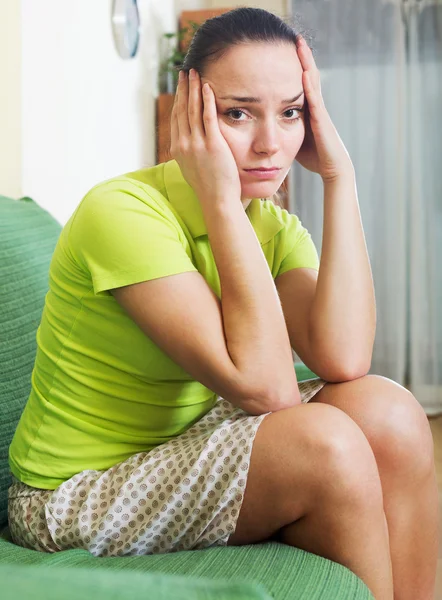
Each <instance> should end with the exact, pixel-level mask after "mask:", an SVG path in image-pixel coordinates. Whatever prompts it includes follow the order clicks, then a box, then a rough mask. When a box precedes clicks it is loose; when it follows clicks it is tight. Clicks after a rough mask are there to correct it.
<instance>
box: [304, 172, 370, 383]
mask: <svg viewBox="0 0 442 600" xmlns="http://www.w3.org/2000/svg"><path fill="white" fill-rule="evenodd" d="M309 325H310V341H311V344H312V348H315V350H316V351H317V352H318V354H320V355H321V356H324V355H325V356H327V357H329V359H330V360H331V359H333V362H335V361H336V363H337V364H338V365H340V367H339V370H341V369H342V371H343V373H345V374H346V375H347V376H348V377H351V378H357V377H361V376H363V375H365V374H366V373H367V372H368V371H369V369H370V364H371V357H372V352H373V344H374V338H375V332H376V303H375V293H374V286H373V278H372V273H371V267H370V261H369V257H368V252H367V247H366V243H365V238H364V231H363V228H362V221H361V215H360V211H359V203H358V197H357V188H356V179H355V174H354V172H351V171H349V172H345V173H342V174H341V175H339V176H337V177H336V178H335V179H333V180H324V225H323V237H322V253H321V264H320V267H319V273H318V281H317V285H316V293H315V297H314V300H313V304H312V308H311V312H310V324H309Z"/></svg>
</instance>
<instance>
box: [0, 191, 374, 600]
mask: <svg viewBox="0 0 442 600" xmlns="http://www.w3.org/2000/svg"><path fill="white" fill-rule="evenodd" d="M60 231H61V227H60V225H59V224H58V223H57V222H56V221H55V220H54V219H53V218H52V217H51V216H50V215H49V214H48V213H47V212H45V211H44V210H43V209H42V208H40V207H39V206H38V205H37V204H35V203H34V202H33V201H32V200H30V199H22V200H20V201H16V200H12V199H10V198H5V197H2V196H0V278H1V282H2V285H1V287H0V365H1V371H0V532H1V533H0V579H1V581H2V587H1V593H2V598H5V600H9V599H10V598H12V597H14V599H15V598H29V597H32V598H36V599H39V598H42V599H43V598H45V600H46V599H48V600H51V598H54V599H55V598H57V599H58V598H64V599H66V600H69V595H68V594H70V593H72V597H74V595H75V598H78V597H80V598H84V599H85V600H86V599H87V598H89V597H91V596H92V593H93V595H94V598H97V599H98V600H99V599H100V598H101V597H103V598H104V596H106V598H109V599H110V600H112V599H113V598H127V600H130V599H132V598H134V597H138V596H141V595H142V594H143V592H144V593H145V597H146V598H154V599H155V600H181V598H182V599H183V600H184V598H186V600H187V598H189V599H192V600H200V599H201V600H202V599H203V598H204V599H207V600H209V599H210V600H211V599H217V600H221V599H224V598H226V599H227V598H228V599H230V600H236V599H238V600H239V599H240V598H241V600H247V599H249V598H250V599H254V598H257V599H262V600H267V599H268V598H269V597H271V598H273V599H274V600H296V599H299V600H319V599H321V600H322V599H324V598H330V599H331V598H333V599H337V600H370V599H372V598H373V596H372V595H371V594H370V591H369V589H368V588H367V586H366V585H365V584H364V583H363V582H362V580H361V579H359V578H358V577H357V576H356V575H355V574H354V573H352V572H351V571H350V570H349V569H347V568H345V567H343V566H342V565H339V564H337V563H334V562H332V561H330V560H327V559H325V558H322V557H320V556H317V555H315V554H311V553H309V552H305V551H303V550H300V549H297V548H292V547H290V546H287V545H285V544H280V543H277V542H266V543H262V544H253V545H247V546H239V547H234V546H226V547H214V548H208V549H206V550H193V551H186V552H175V553H169V554H162V555H153V556H152V555H150V556H127V557H110V558H96V557H94V556H92V555H91V554H90V553H89V552H87V551H86V550H82V549H73V550H67V551H63V552H57V553H55V554H47V553H41V552H36V551H34V550H27V549H25V548H22V547H20V546H17V545H15V544H14V543H13V542H12V540H11V538H10V535H9V529H8V528H7V527H6V528H3V529H2V524H4V523H6V520H7V489H8V487H9V485H10V474H9V466H8V448H9V445H10V443H11V440H12V436H13V434H14V431H15V428H16V426H17V423H18V420H19V418H20V414H21V412H22V410H23V408H24V406H25V404H26V401H27V398H28V396H29V391H30V383H31V374H32V368H33V365H34V360H35V352H36V331H37V327H38V325H39V322H40V318H41V312H42V309H43V305H44V298H45V295H46V293H47V290H48V269H49V263H50V259H51V256H52V253H53V250H54V247H55V244H56V242H57V239H58V236H59V234H60ZM295 369H296V373H297V377H298V381H303V380H305V379H311V378H312V377H316V376H315V374H314V373H312V372H311V371H310V370H309V369H308V368H307V367H306V366H305V365H303V364H302V363H301V364H296V365H295ZM71 570H72V577H71V578H70V577H69V572H70V571H71ZM128 575H130V576H128ZM183 577H185V578H186V579H185V580H184V581H183V579H182V578H183ZM209 580H210V581H212V582H213V585H212V586H211V587H209ZM243 582H249V583H250V584H251V586H248V587H246V586H244V585H243ZM227 584H232V585H231V586H230V587H229V586H228V585H227ZM253 584H256V585H255V586H253ZM189 586H190V587H189ZM30 589H32V596H31V594H30V593H29V590H30ZM5 591H6V597H5V596H4V592H5ZM266 594H267V595H266ZM269 595H270V596H269Z"/></svg>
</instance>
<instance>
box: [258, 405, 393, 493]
mask: <svg viewBox="0 0 442 600" xmlns="http://www.w3.org/2000/svg"><path fill="white" fill-rule="evenodd" d="M284 413H285V414H284ZM269 417H270V415H269V416H268V417H266V418H269ZM271 418H273V419H274V425H275V428H274V433H273V435H274V440H273V443H280V444H282V446H283V448H284V453H285V456H286V459H285V463H286V465H288V467H286V468H285V469H284V477H285V479H286V482H285V483H286V485H287V484H289V483H290V475H291V474H290V472H289V471H290V467H289V465H294V466H293V467H292V469H293V472H294V473H295V474H296V483H297V484H298V485H300V484H301V483H302V485H303V486H304V489H305V490H308V492H309V493H308V500H309V503H310V504H311V502H314V501H322V500H324V499H327V500H328V501H330V500H331V497H332V496H335V497H336V498H337V499H338V498H347V499H351V501H352V502H356V501H358V500H359V501H360V502H361V503H367V502H375V503H377V502H379V501H382V488H381V482H380V478H379V472H378V469H377V465H376V459H375V456H374V454H373V451H372V449H371V446H370V444H369V443H368V440H367V438H366V437H365V435H364V433H363V432H362V431H361V429H360V428H359V427H358V425H356V423H355V422H354V421H353V420H352V419H351V418H350V417H349V416H348V415H346V414H345V413H344V412H343V411H341V410H339V409H337V408H335V407H333V406H329V405H325V404H301V405H297V406H295V407H291V408H288V409H284V410H281V411H278V412H277V413H272V415H271ZM269 443H271V442H270V441H269ZM296 463H298V464H296ZM300 464H301V465H303V468H302V469H301V470H300ZM300 473H301V475H302V477H303V479H300Z"/></svg>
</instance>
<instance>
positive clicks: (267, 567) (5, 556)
mask: <svg viewBox="0 0 442 600" xmlns="http://www.w3.org/2000/svg"><path fill="white" fill-rule="evenodd" d="M3 536H4V538H6V537H7V532H4V533H3ZM4 538H2V537H1V536H0V563H2V564H6V563H7V564H10V565H13V564H20V565H42V566H43V565H44V566H48V567H49V566H50V567H51V568H54V569H55V568H61V567H72V568H75V569H77V568H78V567H81V568H86V567H87V568H89V569H90V571H91V577H93V575H92V573H93V572H95V570H96V569H100V570H101V569H110V570H111V571H114V572H115V571H119V572H120V574H121V577H122V578H124V579H125V580H126V579H127V573H128V572H130V576H131V577H132V574H133V573H138V572H150V573H162V574H171V575H187V576H189V577H190V576H193V577H194V578H201V577H209V578H212V579H214V580H226V579H227V578H228V579H229V580H230V581H235V580H240V581H244V580H247V581H250V582H256V583H260V584H262V586H263V587H264V589H265V590H266V591H267V592H268V593H269V594H270V596H271V597H272V598H274V600H325V599H327V600H328V599H330V600H331V599H333V600H373V596H372V595H371V593H370V591H369V589H368V588H367V586H366V585H365V584H364V583H363V581H362V580H361V579H359V578H358V577H357V576H356V575H355V574H354V573H352V572H351V571H350V570H349V569H347V568H346V567H343V566H342V565H339V564H338V563H335V562H332V561H331V560H327V559H325V558H322V557H320V556H317V555H316V554H311V553H310V552H305V551H304V550H300V549H298V548H292V547H290V546H287V545H285V544H280V543H278V542H273V541H272V542H265V543H263V544H250V545H246V546H224V547H219V546H218V547H214V548H207V549H205V550H187V551H185V552H172V553H170V554H155V555H150V556H121V557H108V558H96V557H94V556H92V554H90V553H89V552H88V551H87V550H83V549H75V550H65V551H63V552H56V553H54V554H45V553H43V552H36V551H34V550H27V549H25V548H20V547H18V546H15V545H14V544H12V543H10V542H8V541H7V539H4ZM75 572H76V571H75ZM79 597H81V596H79ZM153 597H155V596H153ZM233 597H235V596H233ZM130 598H131V596H128V600H129V599H130ZM189 598H193V596H189ZM170 600H175V597H174V596H171V597H170Z"/></svg>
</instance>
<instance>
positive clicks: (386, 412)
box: [311, 375, 440, 600]
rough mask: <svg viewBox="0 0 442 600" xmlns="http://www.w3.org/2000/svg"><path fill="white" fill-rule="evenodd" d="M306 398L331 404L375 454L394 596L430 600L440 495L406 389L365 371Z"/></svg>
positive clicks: (420, 419)
mask: <svg viewBox="0 0 442 600" xmlns="http://www.w3.org/2000/svg"><path fill="white" fill-rule="evenodd" d="M311 402H321V403H325V404H330V405H332V406H335V407H337V408H339V409H341V410H343V411H344V412H345V413H346V414H347V415H349V416H350V417H351V418H352V419H353V420H354V421H355V423H356V424H357V425H358V426H359V427H360V428H361V430H362V431H363V433H364V434H365V436H366V438H367V440H368V441H369V443H370V445H371V447H372V449H373V452H374V455H375V457H376V461H377V465H378V470H379V477H380V480H381V484H382V490H383V498H384V511H385V515H386V518H387V523H388V530H389V537H390V551H391V562H392V566H393V582H394V599H395V600H433V598H434V589H435V585H436V572H437V559H438V544H439V527H440V524H439V497H438V489H437V481H436V470H435V465H434V444H433V439H432V435H431V429H430V426H429V423H428V418H427V417H426V415H425V413H424V411H423V410H422V408H421V406H420V405H419V403H418V402H417V400H416V399H415V398H414V396H413V395H412V394H410V393H409V392H408V391H407V390H406V389H405V388H403V387H402V386H400V385H399V384H397V383H396V382H393V381H391V380H389V379H387V378H384V377H379V376H375V375H369V376H366V377H362V378H360V379H356V380H353V381H349V382H345V383H341V384H327V385H326V386H325V387H324V388H323V389H322V390H321V391H320V392H318V394H317V395H316V396H315V397H314V398H313V399H312V400H311Z"/></svg>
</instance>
